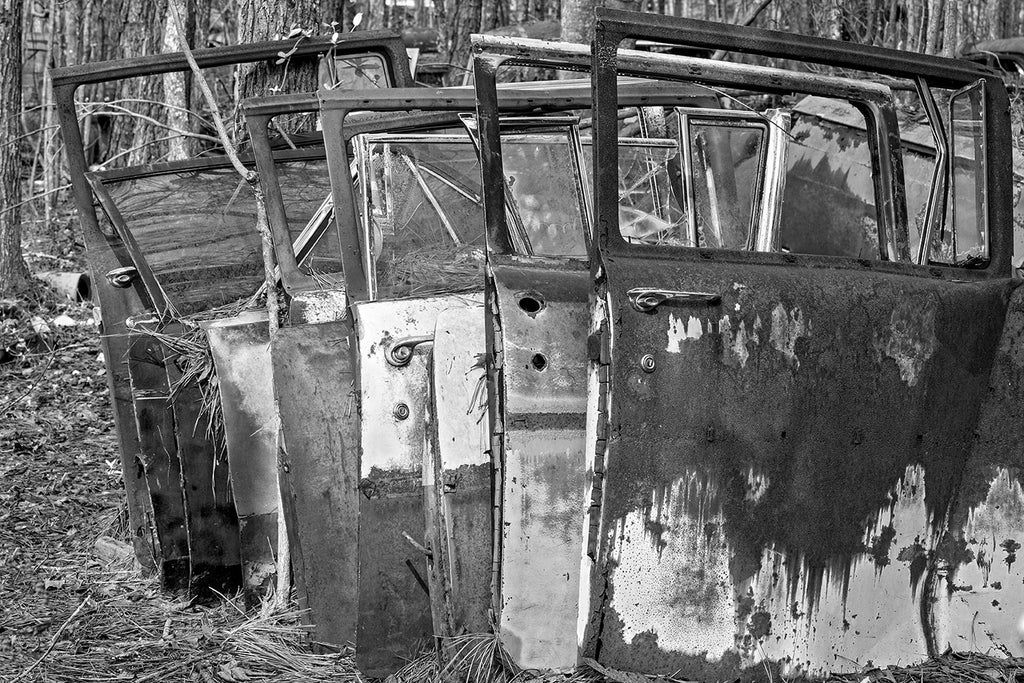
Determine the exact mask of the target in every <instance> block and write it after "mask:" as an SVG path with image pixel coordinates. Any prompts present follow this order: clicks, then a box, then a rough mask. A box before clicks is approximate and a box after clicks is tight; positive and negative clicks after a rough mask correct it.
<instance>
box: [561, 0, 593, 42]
mask: <svg viewBox="0 0 1024 683" xmlns="http://www.w3.org/2000/svg"><path fill="white" fill-rule="evenodd" d="M597 6H598V0H562V40H563V41H565V42H567V43H584V44H588V45H589V44H590V41H591V40H593V38H594V8H595V7H597Z"/></svg>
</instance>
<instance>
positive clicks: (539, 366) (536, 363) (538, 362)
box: [530, 353, 548, 372]
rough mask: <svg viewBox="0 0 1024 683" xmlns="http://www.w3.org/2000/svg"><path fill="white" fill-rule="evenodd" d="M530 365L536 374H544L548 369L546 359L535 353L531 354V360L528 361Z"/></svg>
mask: <svg viewBox="0 0 1024 683" xmlns="http://www.w3.org/2000/svg"><path fill="white" fill-rule="evenodd" d="M530 365H532V366H533V369H534V370H536V371H537V372H544V370H545V369H546V368H547V367H548V359H547V357H545V356H544V354H543V353H535V354H533V358H531V359H530Z"/></svg>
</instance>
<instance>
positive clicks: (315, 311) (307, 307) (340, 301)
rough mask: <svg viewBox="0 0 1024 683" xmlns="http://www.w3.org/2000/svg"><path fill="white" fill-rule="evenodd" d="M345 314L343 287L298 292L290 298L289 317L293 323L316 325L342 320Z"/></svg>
mask: <svg viewBox="0 0 1024 683" xmlns="http://www.w3.org/2000/svg"><path fill="white" fill-rule="evenodd" d="M347 315H348V295H347V294H346V293H345V290H344V289H323V290H315V291H307V292H299V293H297V294H296V295H295V297H294V298H293V299H292V303H291V319H292V322H294V323H309V324H312V325H317V324H322V323H330V322H335V321H337V320H344V319H345V316H347Z"/></svg>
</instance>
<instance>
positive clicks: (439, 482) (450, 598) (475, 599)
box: [423, 306, 493, 637]
mask: <svg viewBox="0 0 1024 683" xmlns="http://www.w3.org/2000/svg"><path fill="white" fill-rule="evenodd" d="M485 346H486V342H485V339H484V310H483V308H482V307H480V306H471V307H466V308H458V309H452V310H447V311H444V312H442V313H440V314H439V315H438V316H437V323H436V326H435V328H434V334H433V352H432V355H431V373H430V405H429V418H428V419H429V424H428V437H429V441H428V445H427V449H426V451H425V453H424V463H423V487H424V492H425V495H426V500H425V505H426V507H427V533H428V536H429V537H430V538H431V551H432V556H433V557H432V563H433V566H432V568H431V577H432V581H431V584H430V602H431V613H432V614H433V615H434V624H435V626H434V633H435V635H438V636H441V637H450V636H454V635H458V634H460V633H465V632H469V633H486V632H487V631H489V630H490V623H489V614H490V611H491V568H492V556H493V552H492V544H491V537H492V532H493V526H492V525H493V515H492V503H491V487H492V485H493V482H492V479H493V467H492V464H491V456H490V447H489V444H490V428H489V422H488V419H487V388H486V385H485V375H484V373H485V368H484V358H483V354H484V351H483V350H484V348H485Z"/></svg>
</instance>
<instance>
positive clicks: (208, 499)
mask: <svg viewBox="0 0 1024 683" xmlns="http://www.w3.org/2000/svg"><path fill="white" fill-rule="evenodd" d="M178 331H180V328H178V327H177V325H176V324H175V325H172V326H168V327H165V328H163V329H162V330H161V332H163V333H165V334H174V333H176V332H178ZM164 367H165V370H166V372H167V382H168V385H169V386H172V387H173V386H175V385H176V384H177V385H178V386H177V387H176V388H175V391H174V394H173V396H172V399H171V405H170V407H171V410H172V411H173V414H174V436H175V439H176V441H177V457H178V462H179V463H180V466H181V485H182V488H183V490H184V494H185V525H186V529H187V531H188V547H189V570H190V571H189V590H190V592H191V593H192V594H194V595H196V596H198V597H200V598H202V599H207V598H212V597H213V596H214V593H213V592H212V591H213V590H217V591H220V592H221V593H225V592H230V591H234V590H237V589H238V588H239V586H241V583H242V568H241V560H240V554H239V538H238V516H237V514H236V513H235V504H234V500H233V499H232V497H231V484H230V480H229V477H228V467H227V463H226V462H223V461H218V457H217V450H216V448H215V446H214V443H213V441H212V439H211V438H210V435H209V434H208V432H207V428H208V425H209V416H208V415H205V414H203V412H202V393H201V392H200V389H199V386H198V385H197V384H196V383H195V382H194V381H190V382H186V383H180V380H181V378H182V373H181V370H180V369H179V368H178V366H177V356H176V355H174V354H173V353H168V354H167V356H166V361H165V366H164Z"/></svg>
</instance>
